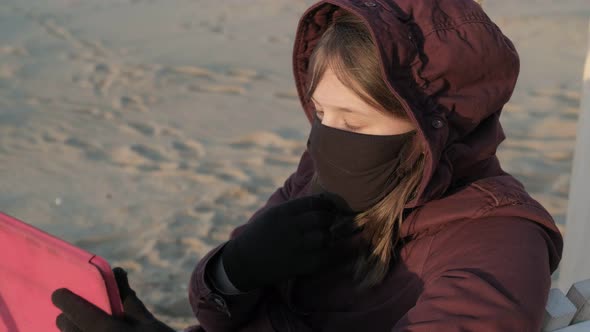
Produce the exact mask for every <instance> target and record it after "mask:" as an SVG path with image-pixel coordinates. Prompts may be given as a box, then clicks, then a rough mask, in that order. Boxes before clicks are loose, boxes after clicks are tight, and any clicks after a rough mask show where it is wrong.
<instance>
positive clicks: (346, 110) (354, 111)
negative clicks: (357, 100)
mask: <svg viewBox="0 0 590 332" xmlns="http://www.w3.org/2000/svg"><path fill="white" fill-rule="evenodd" d="M311 100H313V101H314V102H315V103H316V104H318V105H320V106H322V104H320V103H319V102H318V101H317V100H315V99H314V98H313V97H311ZM334 108H335V109H336V110H339V111H342V112H346V113H360V114H366V113H365V112H361V111H357V110H353V109H350V108H347V107H334Z"/></svg>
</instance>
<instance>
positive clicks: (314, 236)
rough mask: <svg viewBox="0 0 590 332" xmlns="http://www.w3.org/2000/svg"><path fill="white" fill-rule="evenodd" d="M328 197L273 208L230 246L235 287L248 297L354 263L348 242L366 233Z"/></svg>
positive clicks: (226, 251)
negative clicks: (265, 288) (299, 277)
mask: <svg viewBox="0 0 590 332" xmlns="http://www.w3.org/2000/svg"><path fill="white" fill-rule="evenodd" d="M337 211H338V209H337V207H336V205H335V204H334V202H333V201H332V200H330V199H329V198H328V197H327V196H326V195H325V194H320V195H314V196H307V197H303V198H299V199H295V200H291V201H288V202H286V203H283V204H280V205H278V206H274V207H271V208H269V209H268V210H266V211H264V212H263V213H261V214H260V215H259V216H258V217H256V218H255V219H254V220H252V221H251V222H250V223H249V224H248V225H247V226H246V227H245V229H244V230H243V232H242V233H241V234H239V236H237V237H235V238H234V239H232V240H230V241H228V243H227V244H226V245H225V247H224V248H223V249H222V251H221V259H222V261H223V265H224V268H225V271H226V274H227V276H228V278H229V280H230V281H231V283H232V284H233V285H234V286H235V287H236V288H238V289H239V290H241V291H244V292H247V291H250V290H252V289H256V288H260V287H263V286H265V285H269V284H273V283H276V282H279V281H282V280H285V279H289V278H290V277H294V276H297V275H305V274H312V273H314V272H318V271H320V270H322V269H326V268H330V267H333V266H335V265H338V264H340V263H343V262H345V261H350V259H351V258H352V255H353V254H354V250H353V248H351V247H350V246H347V244H349V243H348V241H347V239H348V238H349V237H351V236H352V235H354V234H356V233H357V232H358V231H360V229H358V228H356V227H354V226H353V223H352V220H353V219H352V216H349V215H348V216H345V215H341V214H339V213H338V212H337Z"/></svg>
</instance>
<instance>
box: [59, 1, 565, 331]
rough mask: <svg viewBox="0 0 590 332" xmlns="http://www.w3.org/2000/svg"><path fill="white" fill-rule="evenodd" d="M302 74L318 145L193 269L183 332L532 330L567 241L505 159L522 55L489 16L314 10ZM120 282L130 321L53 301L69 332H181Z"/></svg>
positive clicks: (351, 4)
mask: <svg viewBox="0 0 590 332" xmlns="http://www.w3.org/2000/svg"><path fill="white" fill-rule="evenodd" d="M293 69H294V75H295V81H296V86H297V90H298V92H299V97H300V99H301V102H302V106H303V110H304V112H305V115H306V116H307V118H308V119H309V121H310V123H311V131H310V135H309V140H308V148H307V150H306V151H305V152H304V153H303V155H302V157H301V160H300V164H299V166H298V168H297V170H296V171H295V172H294V173H293V174H292V175H291V176H290V177H289V178H288V179H287V180H286V181H285V183H284V186H283V187H281V188H279V189H278V190H277V191H276V192H275V193H274V194H273V195H272V196H271V197H270V199H269V200H268V202H267V204H266V205H265V206H264V207H263V208H261V209H260V210H259V211H257V212H256V213H255V214H254V215H253V216H252V218H251V219H250V220H249V222H247V223H246V224H245V225H242V226H240V227H238V228H237V229H235V230H234V231H233V232H232V234H231V238H230V240H228V241H227V242H225V243H223V244H221V245H220V246H219V247H217V248H215V249H214V250H212V251H211V252H210V253H209V254H208V255H207V256H206V257H204V258H203V259H201V260H200V261H199V263H198V265H197V266H196V268H195V270H194V272H193V275H192V278H191V280H190V284H189V286H190V292H189V299H190V302H191V305H192V308H193V311H194V313H195V315H196V317H197V318H198V320H199V323H200V325H199V326H193V327H189V328H187V329H186V330H187V331H207V332H225V331H257V332H266V331H268V332H270V331H294V332H300V331H325V332H332V331H334V332H335V331H339V332H341V331H384V332H385V331H388V332H390V331H415V332H418V331H539V330H540V328H541V324H542V320H543V315H544V307H545V303H546V301H547V296H548V291H549V288H550V285H551V274H552V272H553V271H555V269H556V268H557V266H558V263H559V261H560V258H561V252H562V244H563V243H562V237H561V235H560V233H559V231H558V229H557V228H556V226H555V223H554V221H553V219H552V218H551V216H550V215H549V213H548V212H547V211H546V210H545V209H544V208H543V207H542V206H541V205H540V204H539V203H538V202H536V201H535V200H533V199H532V198H531V197H530V196H529V195H528V194H527V192H526V191H525V189H524V188H523V186H522V184H521V183H520V182H519V181H517V180H516V179H515V178H514V177H512V176H511V175H510V174H508V173H506V172H504V171H503V170H502V168H501V167H500V163H499V161H498V158H497V157H496V155H495V153H496V149H497V147H498V145H499V144H500V143H501V142H502V140H503V139H504V138H505V136H504V133H503V131H502V127H501V125H500V123H499V118H500V112H501V110H502V108H503V106H504V104H506V102H508V100H509V99H510V96H511V94H512V92H513V89H514V86H515V84H516V80H517V77H518V72H519V58H518V54H517V52H516V50H515V48H514V46H513V44H512V42H511V41H510V40H509V39H508V38H507V37H506V36H504V35H503V34H502V32H501V31H500V29H499V28H498V27H497V26H496V25H495V24H494V23H493V22H492V21H491V20H490V19H489V17H488V16H487V15H486V14H485V13H484V12H483V10H482V8H481V7H480V6H479V5H478V4H477V3H476V2H474V1H473V0H395V1H394V0H381V1H358V0H329V1H320V2H318V3H316V4H315V5H313V6H311V7H310V8H309V9H308V10H307V11H306V12H305V13H304V14H303V16H302V17H301V19H300V21H299V25H298V28H297V34H296V38H295V45H294V53H293ZM116 274H117V276H118V277H117V278H118V280H119V284H120V288H121V289H123V291H122V293H123V294H126V295H123V298H124V302H125V305H126V312H127V313H128V314H127V315H128V317H127V320H115V319H112V318H110V317H108V316H105V315H102V316H100V317H98V318H97V316H96V314H88V312H86V311H85V310H86V309H84V308H87V306H85V305H83V304H81V303H82V301H81V300H80V299H79V298H77V297H75V295H73V294H71V293H70V292H68V291H67V290H59V291H57V292H56V293H55V294H54V303H56V305H58V306H59V307H60V308H62V309H63V308H65V309H63V310H64V314H62V315H61V316H60V317H61V318H58V322H57V323H58V326H60V327H61V329H62V331H78V330H76V329H79V330H81V331H140V330H141V331H148V332H160V331H171V329H170V328H169V327H167V326H165V325H164V324H163V323H161V322H159V321H158V320H157V319H156V318H154V317H153V316H152V315H151V314H149V312H148V311H147V310H146V309H145V307H143V305H142V304H141V301H139V300H138V299H137V297H136V296H135V293H134V292H133V291H132V290H131V289H130V288H129V286H128V284H127V282H126V278H125V277H124V272H122V271H121V270H119V269H117V273H116ZM72 303H74V305H73V304H72ZM137 308H140V309H137ZM80 312H82V313H83V314H80ZM88 321H93V322H94V323H93V324H88V323H85V322H88ZM97 321H98V322H108V324H110V325H103V326H102V327H101V328H102V329H100V328H98V329H97V328H96V326H97V325H100V324H96V322H97ZM105 324H107V323H105ZM85 325H92V326H90V327H88V329H82V328H80V327H79V326H85ZM76 326H78V327H76ZM104 326H108V328H105V327H104ZM113 326H116V328H115V327H113ZM92 328H94V329H92Z"/></svg>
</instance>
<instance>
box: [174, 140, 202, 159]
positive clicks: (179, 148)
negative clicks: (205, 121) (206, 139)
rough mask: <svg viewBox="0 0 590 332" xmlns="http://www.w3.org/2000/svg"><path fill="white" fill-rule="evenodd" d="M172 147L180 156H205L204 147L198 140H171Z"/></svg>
mask: <svg viewBox="0 0 590 332" xmlns="http://www.w3.org/2000/svg"><path fill="white" fill-rule="evenodd" d="M172 149H174V151H176V152H177V153H178V154H179V155H180V157H181V158H203V157H204V156H205V148H204V147H203V145H202V144H201V143H199V142H195V141H192V140H187V141H184V142H182V141H174V142H172Z"/></svg>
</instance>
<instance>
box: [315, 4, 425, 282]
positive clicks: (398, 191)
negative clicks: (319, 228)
mask: <svg viewBox="0 0 590 332" xmlns="http://www.w3.org/2000/svg"><path fill="white" fill-rule="evenodd" d="M339 10H340V11H341V12H339V13H338V14H339V15H335V16H334V18H333V21H332V22H331V24H330V26H329V27H328V28H327V30H326V31H325V32H324V33H323V34H322V37H321V38H320V40H319V41H318V43H317V45H316V46H315V48H314V50H313V53H312V55H311V57H310V59H309V68H308V76H307V83H308V85H307V86H308V89H307V91H306V98H307V100H308V101H309V100H310V98H311V96H312V95H313V93H314V91H315V89H316V88H317V85H318V83H319V80H321V78H322V75H323V74H324V72H325V71H326V69H327V68H330V69H331V70H333V71H334V73H335V74H336V76H337V77H338V79H339V80H340V81H341V82H342V83H343V84H344V85H346V86H347V87H348V88H350V89H351V90H352V91H353V92H355V93H356V94H357V95H358V96H359V97H360V98H361V99H362V100H363V101H365V102H366V103H367V104H369V105H371V106H373V107H375V108H376V109H378V110H380V111H382V112H389V113H391V114H394V115H395V116H397V117H399V118H404V119H407V118H408V116H407V114H406V113H405V112H404V110H403V108H402V106H401V104H400V103H399V101H398V100H397V99H396V98H395V97H394V96H393V94H392V93H391V91H390V90H389V88H388V86H387V84H386V83H385V81H384V78H383V76H382V74H381V68H380V62H379V61H380V60H379V57H378V54H377V49H376V46H375V43H374V41H373V40H372V37H371V34H370V32H369V31H368V29H367V27H366V26H365V24H364V22H363V20H362V19H361V18H359V17H357V16H355V15H354V14H352V13H350V12H347V11H345V10H343V9H339ZM418 142H419V140H418V139H416V136H415V139H414V140H413V141H412V142H411V143H409V144H408V146H406V147H405V148H404V152H403V153H404V154H405V155H406V156H407V157H406V158H405V160H404V163H403V164H402V165H401V166H400V168H399V169H398V172H400V173H401V174H400V176H402V180H401V182H400V184H399V185H398V186H396V187H395V188H394V189H393V190H392V191H391V192H390V193H388V194H387V196H385V197H384V198H383V199H382V200H381V201H379V202H378V203H377V204H375V205H374V206H372V207H371V208H369V209H368V210H366V211H364V212H362V213H360V214H358V215H357V216H356V217H355V220H354V222H355V223H356V224H357V225H358V226H362V227H363V231H362V238H364V239H365V240H366V242H367V244H368V245H369V248H368V250H367V251H366V252H360V253H359V255H358V257H357V259H356V261H355V262H354V263H353V264H352V267H353V271H354V278H355V280H356V282H357V286H358V287H357V290H362V289H366V288H370V287H372V286H375V285H377V284H379V283H380V282H381V281H382V280H383V279H384V278H385V276H386V275H387V272H388V271H389V267H390V265H391V263H392V261H394V260H395V259H396V256H397V255H396V248H397V246H398V244H400V243H401V242H402V240H401V238H400V233H399V231H400V228H401V224H402V222H403V213H404V206H405V204H406V202H408V201H409V200H411V199H412V198H413V195H414V194H415V190H416V188H417V186H418V184H419V183H420V179H421V177H422V172H423V169H424V162H423V155H422V154H420V152H421V151H422V149H421V147H420V146H419V143H418ZM315 177H316V175H315V174H314V179H313V181H315Z"/></svg>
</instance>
